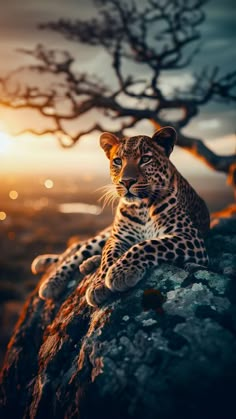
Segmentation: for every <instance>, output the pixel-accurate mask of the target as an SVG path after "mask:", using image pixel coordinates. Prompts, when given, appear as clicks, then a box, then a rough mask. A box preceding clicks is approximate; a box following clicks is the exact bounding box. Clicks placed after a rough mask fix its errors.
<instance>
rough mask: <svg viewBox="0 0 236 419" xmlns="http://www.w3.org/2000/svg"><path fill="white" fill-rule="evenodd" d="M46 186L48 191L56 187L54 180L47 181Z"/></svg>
mask: <svg viewBox="0 0 236 419" xmlns="http://www.w3.org/2000/svg"><path fill="white" fill-rule="evenodd" d="M44 186H45V188H47V189H52V188H53V186H54V182H53V180H52V179H46V180H45V182H44Z"/></svg>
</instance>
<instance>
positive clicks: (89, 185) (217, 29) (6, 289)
mask: <svg viewBox="0 0 236 419" xmlns="http://www.w3.org/2000/svg"><path fill="white" fill-rule="evenodd" d="M205 10H206V21H205V22H204V23H203V25H202V28H201V32H202V36H203V44H202V49H201V52H200V54H199V55H198V57H197V59H195V60H194V62H193V64H192V66H191V67H190V69H189V70H188V71H187V70H186V71H184V72H183V74H182V76H181V78H179V76H178V75H177V74H176V75H175V74H173V76H172V77H170V76H169V75H166V76H165V75H164V76H163V80H162V85H163V86H164V88H165V89H166V91H168V89H170V88H171V87H172V86H176V85H177V86H178V85H181V84H182V85H185V84H186V83H189V81H191V78H192V73H193V71H196V70H199V69H200V68H202V67H203V66H204V65H210V66H213V65H216V64H219V65H220V67H221V68H222V70H225V71H230V70H232V69H233V66H234V65H235V62H236V48H235V45H236V25H235V21H236V7H235V1H233V0H224V1H223V2H222V1H221V0H211V1H209V3H208V4H207V6H206V7H205ZM95 14H96V9H95V7H94V5H93V3H92V2H91V1H88V0H86V1H83V0H67V1H65V0H50V1H48V0H41V1H35V0H21V1H17V0H8V1H7V2H5V1H4V2H3V0H0V58H1V59H0V76H2V75H5V74H6V73H8V72H9V71H10V70H14V69H15V68H16V67H18V66H22V65H25V64H27V63H32V59H31V58H30V57H27V56H25V55H23V54H20V53H19V51H17V49H19V48H33V47H34V46H35V45H36V44H38V43H42V44H45V45H46V46H47V47H48V48H61V49H65V50H69V51H71V53H72V54H73V55H74V56H75V57H76V59H77V60H76V63H75V66H76V67H77V68H78V70H80V71H83V70H86V71H89V72H92V73H93V72H99V74H100V76H101V77H104V78H105V79H106V81H108V82H109V81H110V82H112V80H113V74H112V72H111V70H109V65H108V64H107V60H106V55H105V53H104V52H103V50H102V49H99V48H92V47H86V46H84V45H80V44H78V43H72V42H69V41H66V40H65V39H64V38H63V37H62V36H61V35H59V34H56V33H52V32H50V31H39V30H38V29H37V24H39V23H42V22H47V21H49V20H53V21H55V20H56V19H57V18H60V17H63V18H66V17H68V18H70V17H73V18H76V17H78V18H83V17H85V18H86V17H90V16H91V15H95ZM235 117H236V113H235V106H234V104H233V103H232V104H229V105H227V106H226V105H219V104H215V103H214V104H209V105H207V106H205V107H203V108H202V109H201V112H200V114H199V116H198V117H197V118H195V119H194V120H192V121H191V123H190V124H189V125H188V127H187V128H186V129H185V131H184V132H186V134H188V135H191V134H192V135H194V136H197V137H199V138H202V139H205V140H206V143H207V145H208V146H209V147H211V148H212V149H213V150H215V151H216V152H218V153H220V154H230V153H232V152H234V151H235V149H236V141H235V138H236V137H235V131H236V124H235ZM29 120H30V121H32V123H34V124H37V127H39V128H41V127H44V120H43V119H41V117H40V116H39V115H38V114H37V113H36V112H34V111H17V112H14V111H11V110H9V109H6V108H3V107H0V246H1V253H0V286H1V294H0V301H1V303H2V304H1V308H0V317H1V319H2V325H1V345H0V351H1V352H0V357H1V356H2V354H3V351H4V347H5V345H6V343H7V341H8V338H9V335H10V332H11V328H12V326H13V324H14V322H15V320H16V318H17V315H18V313H19V311H20V309H21V307H22V303H23V301H24V299H25V296H26V295H27V294H28V293H29V292H30V291H31V290H32V289H33V288H34V286H35V285H36V283H37V281H38V278H35V277H33V276H32V274H31V273H30V263H31V261H32V259H33V258H34V257H35V256H36V255H37V254H39V253H44V252H61V251H62V250H63V249H64V248H65V247H66V243H67V240H68V239H69V237H71V236H79V237H81V238H84V237H87V236H88V235H92V234H94V232H95V231H97V230H99V229H101V228H102V227H103V226H105V225H107V224H108V223H109V222H111V220H112V213H111V210H110V209H109V208H107V209H105V210H104V211H103V212H101V206H100V204H97V200H98V198H99V195H101V193H99V192H98V191H97V192H95V191H96V189H97V188H99V187H100V186H102V185H104V184H106V183H108V182H109V176H108V166H109V165H108V160H106V158H105V155H104V153H103V152H102V150H100V149H99V146H98V140H99V134H98V133H94V134H92V135H89V136H87V137H86V138H84V139H83V140H81V142H80V143H79V144H77V145H76V146H74V147H73V148H72V149H69V150H62V149H61V148H60V146H59V145H58V143H57V141H56V140H55V139H54V138H53V137H50V136H45V137H41V138H36V137H34V136H32V135H22V136H21V137H14V135H13V134H14V132H17V131H18V130H20V129H23V128H25V127H26V126H27V123H28V121H29ZM89 122H90V121H88V120H86V119H85V120H84V122H83V123H84V127H85V129H86V127H87V124H89ZM75 128H76V127H75ZM111 129H112V128H111ZM140 133H145V134H147V135H151V134H152V127H151V125H150V124H149V123H148V122H144V123H142V124H141V125H140V126H139V132H137V130H133V134H140ZM172 161H173V162H174V164H175V165H176V166H177V168H178V169H179V170H180V172H181V173H182V174H183V175H184V176H185V177H186V178H188V180H189V181H190V182H191V183H192V184H193V186H194V187H195V188H196V189H197V190H198V192H199V193H200V194H201V195H202V196H203V197H204V199H205V200H206V202H207V204H208V206H209V208H210V210H211V211H216V210H219V209H221V208H223V207H225V206H226V205H227V204H228V203H230V202H232V201H233V193H232V190H231V188H229V187H228V186H227V185H226V184H225V181H226V178H225V176H224V175H223V174H220V173H215V172H214V171H212V170H211V169H209V168H207V167H206V166H205V165H204V164H202V163H201V162H200V161H197V160H196V159H195V158H194V157H193V156H191V155H190V154H189V153H188V152H185V151H183V150H179V149H177V148H176V150H175V151H174V152H173V157H172ZM73 203H79V204H80V205H77V206H74V205H71V204H73ZM64 204H67V205H66V206H65V205H64ZM68 204H69V205H68ZM81 204H88V205H89V206H84V205H81Z"/></svg>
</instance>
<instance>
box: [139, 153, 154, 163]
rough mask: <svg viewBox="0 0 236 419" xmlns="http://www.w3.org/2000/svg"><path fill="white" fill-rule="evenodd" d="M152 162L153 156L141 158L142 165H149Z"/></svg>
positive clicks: (148, 155)
mask: <svg viewBox="0 0 236 419" xmlns="http://www.w3.org/2000/svg"><path fill="white" fill-rule="evenodd" d="M151 160H152V156H151V155H150V154H147V155H146V156H142V157H141V159H140V164H146V163H149V162H150V161H151Z"/></svg>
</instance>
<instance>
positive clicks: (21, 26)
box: [0, 0, 236, 174]
mask: <svg viewBox="0 0 236 419" xmlns="http://www.w3.org/2000/svg"><path fill="white" fill-rule="evenodd" d="M234 4H235V1H234V0H224V1H222V0H210V1H209V2H208V4H207V6H206V7H205V11H206V21H205V22H204V24H203V25H202V27H201V32H202V35H203V39H204V42H203V45H202V49H201V52H200V54H199V55H198V57H197V59H195V61H194V63H193V65H192V67H191V68H190V70H189V71H187V70H186V71H185V70H184V72H183V74H182V76H181V80H180V78H179V75H174V76H172V77H171V78H170V77H169V76H168V77H166V78H164V80H163V83H164V84H165V85H166V88H167V89H168V88H169V86H171V85H179V84H180V83H186V82H187V81H188V80H189V79H191V72H194V71H197V70H199V69H200V68H202V67H203V66H206V65H209V66H213V65H220V66H221V68H222V70H224V71H230V70H232V69H233V67H235V63H236V48H235V45H236V25H235V22H236V7H235V6H234ZM95 14H96V9H95V7H94V5H93V2H92V0H67V1H65V0H50V1H48V0H40V1H39V0H21V1H19V0H8V1H7V2H5V1H3V0H0V58H1V59H0V76H1V75H4V74H6V73H7V72H8V71H9V70H13V69H15V68H16V67H17V66H21V65H23V64H25V63H27V62H29V61H27V60H29V58H27V57H25V56H24V55H22V54H20V53H19V51H18V49H20V48H34V46H35V45H37V44H38V43H42V44H45V45H47V47H51V48H63V49H68V50H70V51H71V53H72V54H73V55H74V56H75V57H76V58H77V62H78V64H77V65H78V68H79V70H85V69H86V70H89V71H91V72H94V71H96V72H98V73H99V74H101V76H102V77H106V78H107V77H108V78H109V71H108V69H107V62H106V61H105V59H106V57H105V55H104V52H103V51H102V49H99V48H98V49H90V48H87V47H85V46H84V45H80V44H78V43H73V42H69V41H68V40H65V39H64V38H63V37H62V36H61V35H60V34H56V33H52V32H50V31H40V30H38V29H37V25H38V24H39V23H43V22H47V21H55V20H57V19H58V18H61V17H63V18H76V17H78V18H87V17H89V16H91V15H95ZM235 117H236V112H235V105H234V104H230V105H228V106H226V105H219V104H211V105H209V106H205V107H204V108H202V111H201V113H200V114H199V116H198V117H197V118H195V119H194V120H192V121H191V122H190V124H189V125H188V127H187V128H186V129H185V132H186V134H188V135H191V134H193V135H194V136H199V137H201V138H204V139H207V140H211V142H210V141H209V144H210V146H211V147H212V148H213V149H214V150H216V151H218V152H222V151H223V152H224V153H226V154H227V153H231V152H233V151H234V150H235V145H234V140H235V139H234V133H235V131H236V124H235ZM31 118H32V120H33V119H34V118H36V116H35V115H33V114H32V112H20V113H18V114H16V113H13V112H9V111H8V110H5V109H3V108H1V107H0V130H1V129H2V132H3V134H2V136H1V133H0V162H1V165H0V171H1V170H11V167H12V166H13V165H14V166H15V168H17V167H19V170H24V168H25V169H26V168H28V170H33V168H35V169H36V168H38V170H41V169H42V170H44V168H43V167H44V165H45V164H46V163H45V161H46V162H47V164H48V165H50V164H51V165H54V168H55V169H56V167H61V165H62V164H63V165H64V166H63V167H64V168H65V170H72V169H74V170H78V168H79V167H80V168H82V167H83V166H84V167H88V165H89V164H90V163H92V167H91V170H95V169H96V170H98V171H99V170H100V171H101V172H102V171H103V170H104V168H105V170H107V166H106V163H105V160H104V155H103V153H102V151H101V150H99V147H98V138H99V135H98V134H93V135H90V136H89V137H88V138H87V139H85V140H84V141H82V142H81V144H79V145H77V146H76V147H75V148H74V149H73V150H70V151H64V150H61V149H60V148H59V146H58V145H57V144H56V141H55V140H54V139H52V138H49V137H45V138H39V139H36V140H35V139H34V138H30V137H29V136H28V137H27V136H25V137H24V138H17V140H16V139H13V140H12V139H11V138H10V139H9V137H8V138H7V137H6V135H5V132H6V131H8V132H10V131H11V132H12V131H14V130H17V129H20V128H23V127H24V124H25V123H27V122H28V120H30V119H31ZM40 123H41V122H40ZM142 130H143V133H146V134H148V135H151V133H152V127H151V125H150V124H148V123H144V124H143V126H142ZM134 134H135V133H134ZM137 134H138V132H137ZM1 138H2V143H1ZM222 138H223V140H222V141H220V139H222ZM1 144H2V146H1ZM4 144H5V145H4ZM45 153H46V154H45ZM179 153H180V154H179ZM181 153H183V152H182V151H180V152H179V150H177V151H176V156H177V157H176V159H177V164H180V165H181V162H183V161H184V162H185V164H184V166H185V168H186V166H187V167H188V170H189V171H190V172H194V171H198V172H199V173H203V174H204V173H208V172H209V169H207V168H205V167H203V165H202V164H201V163H199V162H197V163H196V164H197V166H196V165H195V163H193V161H192V160H191V157H189V158H190V163H189V158H188V159H185V157H183V158H182V156H185V155H186V154H181ZM19 156H21V159H19V158H18V157H19ZM187 156H189V154H187ZM1 159H2V160H1ZM78 161H79V163H78ZM14 162H15V163H14ZM19 162H22V164H21V163H19ZM25 162H27V164H25ZM17 164H18V166H17ZM182 165H183V164H182Z"/></svg>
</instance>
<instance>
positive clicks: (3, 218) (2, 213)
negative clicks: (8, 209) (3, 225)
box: [0, 211, 7, 221]
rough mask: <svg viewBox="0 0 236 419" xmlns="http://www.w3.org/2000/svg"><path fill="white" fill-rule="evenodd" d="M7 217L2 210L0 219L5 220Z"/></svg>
mask: <svg viewBox="0 0 236 419" xmlns="http://www.w3.org/2000/svg"><path fill="white" fill-rule="evenodd" d="M6 218H7V214H6V213H5V212H4V211H0V221H4V220H5V219H6Z"/></svg>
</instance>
